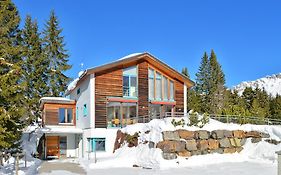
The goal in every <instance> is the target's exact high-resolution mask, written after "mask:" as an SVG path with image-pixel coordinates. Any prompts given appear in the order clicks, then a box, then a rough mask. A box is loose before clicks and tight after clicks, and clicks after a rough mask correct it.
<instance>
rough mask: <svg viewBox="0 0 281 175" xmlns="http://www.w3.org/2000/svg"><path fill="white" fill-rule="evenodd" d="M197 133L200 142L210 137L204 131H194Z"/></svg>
mask: <svg viewBox="0 0 281 175" xmlns="http://www.w3.org/2000/svg"><path fill="white" fill-rule="evenodd" d="M196 132H197V133H198V138H199V139H201V140H206V139H208V138H209V137H210V133H209V131H205V130H199V131H196Z"/></svg>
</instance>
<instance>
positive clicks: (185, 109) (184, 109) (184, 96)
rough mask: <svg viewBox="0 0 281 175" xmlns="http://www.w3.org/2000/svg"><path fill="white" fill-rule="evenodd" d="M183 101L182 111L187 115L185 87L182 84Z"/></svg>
mask: <svg viewBox="0 0 281 175" xmlns="http://www.w3.org/2000/svg"><path fill="white" fill-rule="evenodd" d="M183 100H184V108H183V111H184V113H185V114H186V113H187V86H186V84H185V83H184V85H183Z"/></svg>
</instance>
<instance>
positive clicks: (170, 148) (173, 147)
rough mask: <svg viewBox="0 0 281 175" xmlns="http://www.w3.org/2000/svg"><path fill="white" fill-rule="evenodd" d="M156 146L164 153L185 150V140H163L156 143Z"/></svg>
mask: <svg viewBox="0 0 281 175" xmlns="http://www.w3.org/2000/svg"><path fill="white" fill-rule="evenodd" d="M156 148H159V149H161V150H162V151H163V152H164V153H175V152H180V151H183V150H185V142H181V141H170V140H164V141H161V142H159V143H157V145H156Z"/></svg>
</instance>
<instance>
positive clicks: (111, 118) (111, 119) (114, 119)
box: [106, 102, 121, 127]
mask: <svg viewBox="0 0 281 175" xmlns="http://www.w3.org/2000/svg"><path fill="white" fill-rule="evenodd" d="M106 109H107V127H120V126H121V113H120V112H121V110H120V109H121V103H119V102H110V103H108V104H107V107H106Z"/></svg>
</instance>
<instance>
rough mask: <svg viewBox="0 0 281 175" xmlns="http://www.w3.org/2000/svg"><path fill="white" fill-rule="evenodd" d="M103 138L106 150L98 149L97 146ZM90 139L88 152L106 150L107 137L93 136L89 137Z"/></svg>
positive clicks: (88, 139)
mask: <svg viewBox="0 0 281 175" xmlns="http://www.w3.org/2000/svg"><path fill="white" fill-rule="evenodd" d="M100 140H102V141H103V142H104V150H96V147H97V145H96V144H97V143H96V142H97V141H100ZM87 141H88V152H89V153H92V152H106V138H105V137H93V138H87Z"/></svg>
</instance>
